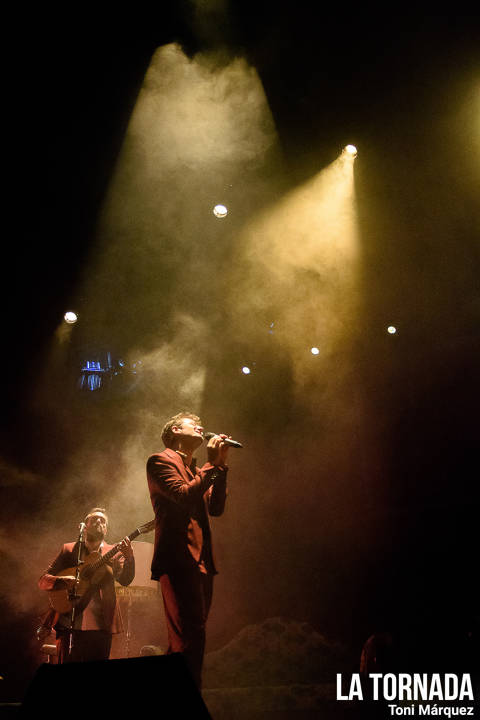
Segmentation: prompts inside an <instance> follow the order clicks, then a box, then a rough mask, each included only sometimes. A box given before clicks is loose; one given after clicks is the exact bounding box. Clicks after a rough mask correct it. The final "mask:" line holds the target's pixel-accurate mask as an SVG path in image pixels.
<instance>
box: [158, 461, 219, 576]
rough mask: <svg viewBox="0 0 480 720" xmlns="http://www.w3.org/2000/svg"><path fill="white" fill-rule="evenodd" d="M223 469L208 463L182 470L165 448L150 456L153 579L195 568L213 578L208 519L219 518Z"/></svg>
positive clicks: (213, 570) (182, 463) (215, 570)
mask: <svg viewBox="0 0 480 720" xmlns="http://www.w3.org/2000/svg"><path fill="white" fill-rule="evenodd" d="M226 475H227V469H226V468H221V467H218V466H215V465H212V464H211V463H209V462H207V463H205V465H203V467H202V468H200V469H196V468H195V467H193V468H191V467H187V466H186V465H185V464H184V462H183V459H182V457H181V455H180V454H179V453H178V452H177V451H176V450H172V449H170V448H167V449H166V450H164V451H163V452H161V453H156V454H154V455H151V457H149V459H148V461H147V480H148V487H149V491H150V498H151V501H152V505H153V509H154V510H155V521H156V524H155V546H154V550H153V560H152V580H159V578H160V576H161V575H162V574H164V573H169V572H172V571H174V570H188V569H193V568H195V567H196V568H198V569H199V570H200V572H202V573H208V574H212V575H215V574H216V573H217V569H216V567H215V562H214V557H213V548H212V539H211V534H210V523H209V520H208V516H209V515H212V516H217V515H221V514H222V513H223V510H224V508H225V499H226V495H227V486H226Z"/></svg>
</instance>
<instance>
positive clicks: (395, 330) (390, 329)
mask: <svg viewBox="0 0 480 720" xmlns="http://www.w3.org/2000/svg"><path fill="white" fill-rule="evenodd" d="M387 332H388V333H390V335H395V333H396V332H397V328H396V327H395V325H389V326H388V328H387Z"/></svg>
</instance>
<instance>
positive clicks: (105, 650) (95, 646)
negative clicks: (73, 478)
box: [38, 508, 135, 664]
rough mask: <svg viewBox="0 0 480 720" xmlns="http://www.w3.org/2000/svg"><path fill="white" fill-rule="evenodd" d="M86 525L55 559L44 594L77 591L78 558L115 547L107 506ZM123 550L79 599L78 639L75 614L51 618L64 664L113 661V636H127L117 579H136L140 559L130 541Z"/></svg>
mask: <svg viewBox="0 0 480 720" xmlns="http://www.w3.org/2000/svg"><path fill="white" fill-rule="evenodd" d="M84 523H85V525H84V527H85V529H84V531H83V532H82V531H81V532H80V535H79V538H78V540H77V541H76V542H69V543H66V544H65V545H63V547H62V549H61V551H60V552H59V554H58V555H57V557H56V558H55V560H53V562H51V563H50V565H49V567H48V569H47V570H46V572H45V573H44V574H43V575H42V576H41V578H40V579H39V581H38V586H39V588H40V590H47V591H57V590H61V589H68V590H72V589H73V588H74V587H75V581H76V576H75V574H74V573H75V570H76V567H75V566H76V565H77V562H78V558H79V556H80V558H81V560H82V561H85V562H87V558H88V556H89V555H90V554H91V553H99V554H101V555H105V553H107V552H108V551H109V550H111V549H112V548H113V547H114V546H113V545H107V543H105V535H106V534H107V527H108V518H107V515H106V512H105V510H104V508H92V510H90V512H89V513H88V514H87V516H86V517H85V519H84ZM118 549H119V552H118V554H117V555H115V556H114V558H113V560H110V561H108V563H106V564H105V566H104V568H105V571H104V572H100V573H99V576H97V577H96V578H95V579H94V581H92V583H91V585H90V587H88V589H86V591H85V594H84V595H83V596H82V597H81V598H80V599H79V601H78V603H77V606H76V607H75V612H74V617H73V622H74V627H73V636H72V635H71V632H70V631H71V623H72V613H71V612H56V613H55V615H54V617H53V618H52V621H51V622H52V626H53V628H54V629H55V631H56V645H57V656H58V663H59V664H61V663H66V662H88V661H90V660H108V658H109V655H110V648H111V645H112V634H113V633H118V632H122V619H121V617H120V611H119V609H118V606H117V598H116V595H115V582H114V581H115V580H118V582H119V583H120V584H121V585H129V584H130V583H131V582H132V580H133V578H134V576H135V559H134V556H133V549H132V545H131V543H130V540H129V538H128V537H126V538H124V539H123V540H122V542H121V544H120V545H119V548H118ZM65 571H67V572H69V571H71V574H65ZM61 594H62V595H63V593H61ZM50 595H51V596H52V595H53V593H50ZM52 612H54V610H53V611H52Z"/></svg>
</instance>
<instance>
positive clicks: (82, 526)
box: [68, 522, 85, 657]
mask: <svg viewBox="0 0 480 720" xmlns="http://www.w3.org/2000/svg"><path fill="white" fill-rule="evenodd" d="M84 532H85V523H83V522H81V523H80V534H79V536H78V555H77V567H76V570H75V585H74V586H73V593H70V594H69V596H70V599H71V600H72V612H71V615H70V639H69V643H68V656H69V657H71V656H72V650H73V630H74V625H75V619H76V614H77V612H76V611H77V600H78V598H79V597H80V596H79V595H77V588H78V584H79V582H80V564H81V562H82V550H83V545H84V538H83V534H84Z"/></svg>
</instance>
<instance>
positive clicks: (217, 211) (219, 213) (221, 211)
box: [213, 205, 228, 218]
mask: <svg viewBox="0 0 480 720" xmlns="http://www.w3.org/2000/svg"><path fill="white" fill-rule="evenodd" d="M227 213H228V210H227V208H226V207H225V205H215V207H214V208H213V214H214V215H215V216H216V217H218V218H224V217H225V216H226V215H227Z"/></svg>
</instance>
